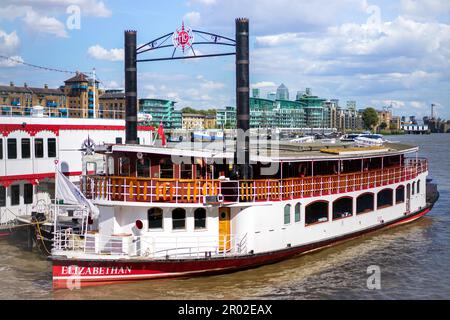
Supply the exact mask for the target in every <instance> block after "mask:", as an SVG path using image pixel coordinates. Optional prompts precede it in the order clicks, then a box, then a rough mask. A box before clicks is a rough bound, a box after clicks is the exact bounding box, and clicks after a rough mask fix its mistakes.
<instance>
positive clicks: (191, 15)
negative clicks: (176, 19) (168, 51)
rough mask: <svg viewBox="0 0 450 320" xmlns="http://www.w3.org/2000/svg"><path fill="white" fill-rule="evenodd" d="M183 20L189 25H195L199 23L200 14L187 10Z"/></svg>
mask: <svg viewBox="0 0 450 320" xmlns="http://www.w3.org/2000/svg"><path fill="white" fill-rule="evenodd" d="M183 21H184V22H185V24H186V25H188V26H190V27H197V26H199V25H200V21H201V16H200V13H198V12H196V11H192V12H188V13H186V14H185V15H184V17H183Z"/></svg>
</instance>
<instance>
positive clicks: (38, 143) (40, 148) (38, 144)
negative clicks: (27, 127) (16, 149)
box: [34, 139, 44, 158]
mask: <svg viewBox="0 0 450 320" xmlns="http://www.w3.org/2000/svg"><path fill="white" fill-rule="evenodd" d="M34 156H35V157H36V158H43V157H44V139H34Z"/></svg>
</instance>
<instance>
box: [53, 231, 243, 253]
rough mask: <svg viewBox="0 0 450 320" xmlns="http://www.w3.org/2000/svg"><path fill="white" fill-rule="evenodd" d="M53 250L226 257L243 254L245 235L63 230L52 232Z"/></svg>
mask: <svg viewBox="0 0 450 320" xmlns="http://www.w3.org/2000/svg"><path fill="white" fill-rule="evenodd" d="M53 234H54V236H53V239H54V241H53V250H56V251H65V252H67V251H73V252H84V253H86V254H93V255H101V256H105V255H111V256H115V255H123V256H145V257H149V258H154V259H169V258H170V259H175V258H180V257H192V256H195V257H198V258H203V257H204V256H205V254H207V255H208V256H210V257H212V256H226V255H231V254H232V255H239V254H245V253H247V235H244V236H243V237H242V238H238V237H237V236H235V235H231V234H229V235H222V236H220V235H207V236H190V237H185V236H180V237H176V236H159V237H150V236H148V235H145V236H133V235H126V236H102V235H100V234H84V235H82V234H76V233H74V232H73V230H70V229H66V230H60V231H57V232H54V233H53Z"/></svg>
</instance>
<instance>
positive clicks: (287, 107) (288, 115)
mask: <svg viewBox="0 0 450 320" xmlns="http://www.w3.org/2000/svg"><path fill="white" fill-rule="evenodd" d="M274 127H278V128H305V127H306V121H305V109H304V108H303V105H302V103H300V102H298V101H289V100H277V101H276V102H275V109H274Z"/></svg>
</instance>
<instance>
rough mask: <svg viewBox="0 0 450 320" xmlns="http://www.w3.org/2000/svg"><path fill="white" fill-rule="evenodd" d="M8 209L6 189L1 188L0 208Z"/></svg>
mask: <svg viewBox="0 0 450 320" xmlns="http://www.w3.org/2000/svg"><path fill="white" fill-rule="evenodd" d="M1 207H6V188H5V187H4V186H0V208H1Z"/></svg>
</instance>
